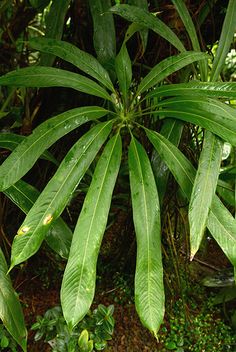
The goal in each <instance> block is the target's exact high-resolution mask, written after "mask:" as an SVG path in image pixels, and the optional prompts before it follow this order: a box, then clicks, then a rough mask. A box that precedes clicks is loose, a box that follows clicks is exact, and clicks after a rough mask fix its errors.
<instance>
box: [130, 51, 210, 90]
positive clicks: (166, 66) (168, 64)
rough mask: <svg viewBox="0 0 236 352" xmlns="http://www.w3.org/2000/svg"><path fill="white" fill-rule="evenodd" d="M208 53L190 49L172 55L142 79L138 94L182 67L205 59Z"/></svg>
mask: <svg viewBox="0 0 236 352" xmlns="http://www.w3.org/2000/svg"><path fill="white" fill-rule="evenodd" d="M207 57H208V55H207V54H205V53H201V52H195V51H188V52H184V53H181V54H179V55H176V56H170V57H167V58H166V59H164V60H163V61H161V62H160V63H159V64H157V65H156V66H154V67H153V68H152V70H151V71H150V72H149V73H148V74H147V75H146V76H145V77H144V78H143V79H142V81H141V83H140V84H139V86H138V88H137V93H136V95H139V94H140V93H142V92H144V91H146V90H148V89H149V88H152V87H153V86H155V85H156V84H157V83H159V82H161V81H163V80H164V79H165V78H167V77H168V76H169V75H170V74H172V73H174V72H176V71H178V70H180V69H181V68H183V67H185V66H187V65H189V64H192V63H193V62H195V61H199V60H204V59H206V58H207Z"/></svg>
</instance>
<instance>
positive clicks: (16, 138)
mask: <svg viewBox="0 0 236 352" xmlns="http://www.w3.org/2000/svg"><path fill="white" fill-rule="evenodd" d="M25 139H26V137H25V136H22V135H19V134H14V133H1V134H0V148H4V149H8V150H11V151H13V150H14V149H15V148H16V147H18V145H19V144H20V143H21V142H22V141H24V140H25ZM41 158H42V159H45V160H49V161H51V162H52V163H54V164H55V165H57V166H58V164H59V163H58V161H57V160H56V159H55V158H54V156H53V155H52V154H51V153H50V152H49V151H47V150H46V151H45V152H43V154H42V155H41Z"/></svg>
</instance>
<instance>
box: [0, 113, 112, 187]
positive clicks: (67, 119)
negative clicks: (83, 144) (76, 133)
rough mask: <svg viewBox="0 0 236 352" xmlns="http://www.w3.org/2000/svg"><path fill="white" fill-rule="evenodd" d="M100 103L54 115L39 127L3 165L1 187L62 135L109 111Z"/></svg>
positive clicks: (8, 183) (19, 174)
mask: <svg viewBox="0 0 236 352" xmlns="http://www.w3.org/2000/svg"><path fill="white" fill-rule="evenodd" d="M106 113H107V111H106V110H105V109H103V108H100V107H96V106H89V107H82V108H75V109H72V110H68V111H66V112H64V113H62V114H60V115H57V116H55V117H52V118H51V119H49V120H47V121H45V122H43V123H42V124H41V125H40V126H38V127H37V128H35V130H34V131H33V133H32V134H31V135H29V136H28V137H27V138H26V139H25V140H24V141H23V142H22V143H21V144H20V145H19V146H18V147H17V148H16V149H15V150H14V151H13V152H12V153H11V155H10V156H9V157H8V158H7V159H6V160H5V161H4V163H3V164H2V165H1V166H0V191H3V190H5V189H6V188H8V187H10V186H11V185H13V184H14V183H15V182H17V181H18V180H19V179H20V178H21V177H22V176H24V175H25V174H26V173H27V172H28V171H29V170H30V169H31V167H32V166H33V165H34V163H35V162H36V160H37V159H38V158H39V157H40V155H41V154H42V153H43V152H44V150H46V149H47V148H49V147H50V146H51V145H52V144H53V143H55V142H56V141H57V140H58V139H59V138H61V137H62V136H64V135H66V134H67V133H69V132H71V131H73V130H74V129H75V128H77V127H79V126H80V125H82V124H83V123H86V122H88V121H89V120H92V119H96V118H99V117H102V116H104V115H106Z"/></svg>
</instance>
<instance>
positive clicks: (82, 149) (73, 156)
mask: <svg viewBox="0 0 236 352" xmlns="http://www.w3.org/2000/svg"><path fill="white" fill-rule="evenodd" d="M111 125H112V121H109V122H104V123H100V124H98V125H96V126H95V127H93V128H92V129H91V130H90V131H89V132H87V133H86V134H85V135H83V136H82V137H81V138H80V139H79V141H78V142H77V143H75V144H74V146H73V147H72V148H71V149H70V151H69V152H68V153H67V155H66V156H65V158H64V159H63V161H62V162H61V164H60V166H59V168H58V170H57V171H56V173H55V175H54V176H53V177H52V178H51V180H50V181H49V182H48V184H47V186H46V187H45V189H44V190H43V191H42V192H41V194H40V196H39V197H38V199H37V200H36V202H35V204H34V206H33V207H32V208H31V209H30V211H29V213H28V215H27V216H26V218H25V220H24V222H23V224H22V225H21V227H20V229H19V230H18V232H17V236H15V238H14V241H13V244H12V251H11V268H12V267H13V266H15V265H17V264H19V263H21V262H23V261H25V260H26V259H28V258H29V257H30V256H32V255H33V254H34V253H36V251H37V250H38V249H39V247H40V245H41V243H42V241H43V239H44V237H45V235H46V233H47V231H48V230H49V228H50V227H51V225H52V223H53V221H54V220H56V219H57V218H58V217H59V216H60V214H61V213H62V211H63V210H64V208H65V206H66V204H67V203H68V201H69V200H70V197H71V194H73V192H74V190H75V189H76V187H77V185H78V184H79V182H80V180H81V179H82V177H83V176H84V174H85V172H86V171H87V169H88V167H89V165H90V164H91V162H92V161H93V159H94V158H95V156H96V154H97V153H98V151H99V149H100V148H101V146H102V144H103V143H104V141H105V140H106V138H107V136H108V134H109V133H110V131H111V127H112V126H111Z"/></svg>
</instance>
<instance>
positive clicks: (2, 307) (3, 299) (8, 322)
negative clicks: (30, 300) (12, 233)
mask: <svg viewBox="0 0 236 352" xmlns="http://www.w3.org/2000/svg"><path fill="white" fill-rule="evenodd" d="M7 270H8V268H7V263H6V260H5V258H4V255H3V253H2V250H1V249H0V319H1V320H2V322H3V324H4V326H5V327H6V329H7V330H8V331H9V333H10V334H11V335H12V336H13V338H14V339H15V340H16V342H17V343H18V344H19V345H20V346H21V347H22V349H23V350H24V351H26V339H27V330H26V327H25V323H24V316H23V312H22V308H21V305H20V302H19V300H18V297H17V294H16V292H15V291H14V289H13V287H12V284H11V280H10V278H9V276H8V275H7Z"/></svg>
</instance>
